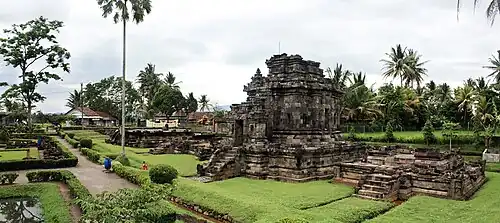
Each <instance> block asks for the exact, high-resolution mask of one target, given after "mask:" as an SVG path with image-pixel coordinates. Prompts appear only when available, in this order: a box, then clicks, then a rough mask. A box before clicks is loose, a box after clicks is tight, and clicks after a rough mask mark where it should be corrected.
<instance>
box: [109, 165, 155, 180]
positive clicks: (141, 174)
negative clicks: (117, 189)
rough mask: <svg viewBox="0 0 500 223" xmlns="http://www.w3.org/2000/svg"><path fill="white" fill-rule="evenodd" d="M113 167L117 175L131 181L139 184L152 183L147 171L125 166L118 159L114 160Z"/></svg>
mask: <svg viewBox="0 0 500 223" xmlns="http://www.w3.org/2000/svg"><path fill="white" fill-rule="evenodd" d="M112 168H113V171H114V172H115V173H116V175H118V176H120V177H122V178H125V179H126V180H128V181H129V182H130V183H133V184H136V185H139V186H146V185H149V184H150V183H151V181H150V179H149V176H148V173H147V172H145V171H141V170H139V169H136V168H133V167H128V166H124V165H123V164H121V163H120V162H116V161H115V162H113V165H112Z"/></svg>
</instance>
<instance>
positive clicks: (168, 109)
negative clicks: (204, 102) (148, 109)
mask: <svg viewBox="0 0 500 223" xmlns="http://www.w3.org/2000/svg"><path fill="white" fill-rule="evenodd" d="M184 100H186V99H185V98H184V96H183V95H182V93H181V91H180V90H178V89H175V88H172V87H170V86H168V85H164V86H162V87H161V88H160V89H159V90H158V92H157V93H156V95H155V97H154V99H153V107H154V110H155V111H158V112H161V113H163V114H165V116H166V117H167V118H168V117H169V116H171V115H172V113H174V112H176V111H179V110H180V109H182V107H183V105H184Z"/></svg>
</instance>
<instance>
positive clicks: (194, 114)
mask: <svg viewBox="0 0 500 223" xmlns="http://www.w3.org/2000/svg"><path fill="white" fill-rule="evenodd" d="M203 116H207V118H208V119H211V118H213V116H214V114H213V112H191V113H189V115H188V120H200V119H202V118H203Z"/></svg>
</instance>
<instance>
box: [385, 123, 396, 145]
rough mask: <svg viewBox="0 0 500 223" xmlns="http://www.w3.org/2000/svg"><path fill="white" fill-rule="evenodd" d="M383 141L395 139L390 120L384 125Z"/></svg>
mask: <svg viewBox="0 0 500 223" xmlns="http://www.w3.org/2000/svg"><path fill="white" fill-rule="evenodd" d="M385 141H386V142H394V141H396V137H394V133H393V130H392V125H391V122H387V126H386V127H385Z"/></svg>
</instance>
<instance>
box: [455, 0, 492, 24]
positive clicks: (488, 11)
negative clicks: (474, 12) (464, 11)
mask: <svg viewBox="0 0 500 223" xmlns="http://www.w3.org/2000/svg"><path fill="white" fill-rule="evenodd" d="M462 2H463V0H457V19H458V14H459V13H460V8H461V7H462ZM473 2H474V9H475V8H476V7H477V6H478V3H479V0H473ZM497 14H500V1H499V0H491V1H490V4H488V8H486V18H487V19H488V20H489V21H490V24H491V25H493V24H494V23H495V17H496V16H497Z"/></svg>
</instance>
